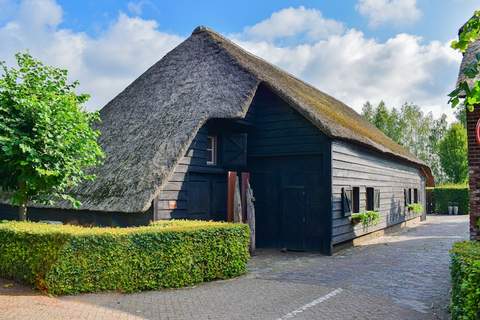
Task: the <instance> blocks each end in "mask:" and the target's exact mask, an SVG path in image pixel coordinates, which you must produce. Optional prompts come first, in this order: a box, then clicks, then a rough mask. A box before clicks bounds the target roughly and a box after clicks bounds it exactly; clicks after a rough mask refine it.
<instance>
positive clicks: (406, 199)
mask: <svg viewBox="0 0 480 320" xmlns="http://www.w3.org/2000/svg"><path fill="white" fill-rule="evenodd" d="M403 199H404V205H405V207H406V206H407V205H408V189H403Z"/></svg>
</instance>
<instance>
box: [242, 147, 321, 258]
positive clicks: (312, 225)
mask: <svg viewBox="0 0 480 320" xmlns="http://www.w3.org/2000/svg"><path fill="white" fill-rule="evenodd" d="M249 161H250V160H249ZM249 163H250V166H251V182H252V188H253V193H254V196H255V215H256V231H257V232H256V237H257V244H258V246H259V247H276V248H286V249H288V250H295V251H296V250H319V251H322V250H323V249H324V244H325V243H328V239H327V238H326V237H327V236H328V232H327V229H328V223H327V219H328V212H326V210H325V208H327V204H328V202H327V201H330V200H329V199H328V197H325V195H326V194H327V193H326V192H325V190H326V189H325V188H326V186H325V181H327V180H326V179H324V178H323V175H322V165H323V164H322V157H321V156H290V157H269V158H252V159H251V161H250V162H249Z"/></svg>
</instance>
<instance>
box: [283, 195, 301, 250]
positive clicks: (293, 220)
mask: <svg viewBox="0 0 480 320" xmlns="http://www.w3.org/2000/svg"><path fill="white" fill-rule="evenodd" d="M282 191H283V192H282V198H283V208H282V209H283V210H282V211H283V217H282V235H281V237H282V243H283V244H282V246H283V247H284V248H287V249H289V250H299V251H302V250H306V239H305V238H306V237H305V235H306V230H305V224H306V216H305V207H306V203H305V202H306V197H305V194H306V192H305V187H304V186H287V187H283V190H282Z"/></svg>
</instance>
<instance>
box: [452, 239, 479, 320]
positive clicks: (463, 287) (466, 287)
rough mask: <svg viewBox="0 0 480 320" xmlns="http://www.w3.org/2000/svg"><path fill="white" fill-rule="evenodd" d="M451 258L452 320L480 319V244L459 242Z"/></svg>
mask: <svg viewBox="0 0 480 320" xmlns="http://www.w3.org/2000/svg"><path fill="white" fill-rule="evenodd" d="M450 256H451V265H450V272H451V275H452V297H451V304H450V312H451V314H452V319H453V320H475V319H480V242H474V241H464V242H457V243H455V244H454V245H453V248H452V250H450Z"/></svg>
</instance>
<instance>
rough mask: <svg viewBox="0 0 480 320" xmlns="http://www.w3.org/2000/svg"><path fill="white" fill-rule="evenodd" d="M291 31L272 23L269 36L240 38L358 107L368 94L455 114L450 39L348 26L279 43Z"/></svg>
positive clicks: (372, 97)
mask: <svg viewBox="0 0 480 320" xmlns="http://www.w3.org/2000/svg"><path fill="white" fill-rule="evenodd" d="M272 16H273V15H272ZM269 20H270V19H267V20H266V21H269ZM312 24H313V25H315V22H312ZM257 25H262V22H260V23H258V24H257ZM305 28H307V27H305ZM305 28H304V29H305ZM304 29H302V30H304ZM246 30H248V28H247V29H246ZM302 30H300V31H297V32H298V33H300V32H302ZM287 36H288V37H295V36H296V35H295V33H288V34H286V33H285V31H284V29H283V27H280V28H279V30H278V33H277V32H276V29H275V28H274V27H271V28H270V29H269V35H268V37H265V38H264V39H259V38H258V37H250V38H246V37H245V34H243V35H241V36H240V37H237V38H236V40H235V41H236V42H237V43H238V44H240V45H241V46H243V47H244V48H246V49H247V50H249V51H251V52H253V53H255V54H257V55H259V56H261V57H262V58H264V59H266V60H268V61H270V62H272V63H274V64H276V65H278V66H279V67H281V68H284V69H286V70H288V71H289V72H291V73H292V74H294V75H296V76H297V77H299V78H300V79H303V80H305V81H307V82H309V83H311V84H313V85H314V86H316V87H317V88H319V89H320V90H322V91H324V92H326V93H329V94H331V95H332V96H334V97H336V98H338V99H340V100H342V101H344V102H346V103H347V104H348V105H350V106H352V107H353V108H354V109H356V110H357V111H360V110H361V107H362V105H363V103H365V101H367V100H369V101H371V102H373V103H377V102H379V101H380V100H384V101H386V102H387V104H388V105H390V106H396V107H399V106H400V105H401V104H403V103H404V102H413V103H417V104H418V105H420V106H421V107H423V110H424V111H433V113H434V114H436V115H440V114H441V113H442V112H444V113H447V114H449V115H450V116H451V114H452V112H451V108H450V107H449V106H448V105H447V100H448V99H447V96H446V95H447V93H448V92H449V91H450V90H451V89H452V88H453V86H454V84H455V79H456V76H457V72H458V66H459V62H460V59H461V56H460V55H459V54H457V53H456V52H455V51H454V50H452V49H451V48H450V46H449V44H448V43H440V42H438V41H432V42H425V41H423V40H422V38H420V37H417V36H414V35H409V34H398V35H396V36H395V37H392V38H390V39H388V40H387V41H385V42H381V41H378V40H375V39H371V38H367V37H366V36H365V35H364V34H363V33H362V32H360V31H358V30H355V29H349V30H346V31H345V32H344V33H341V34H333V35H330V36H329V37H327V38H325V39H320V40H317V41H313V42H308V43H307V42H304V43H300V44H293V45H279V43H282V41H281V40H282V37H287Z"/></svg>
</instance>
